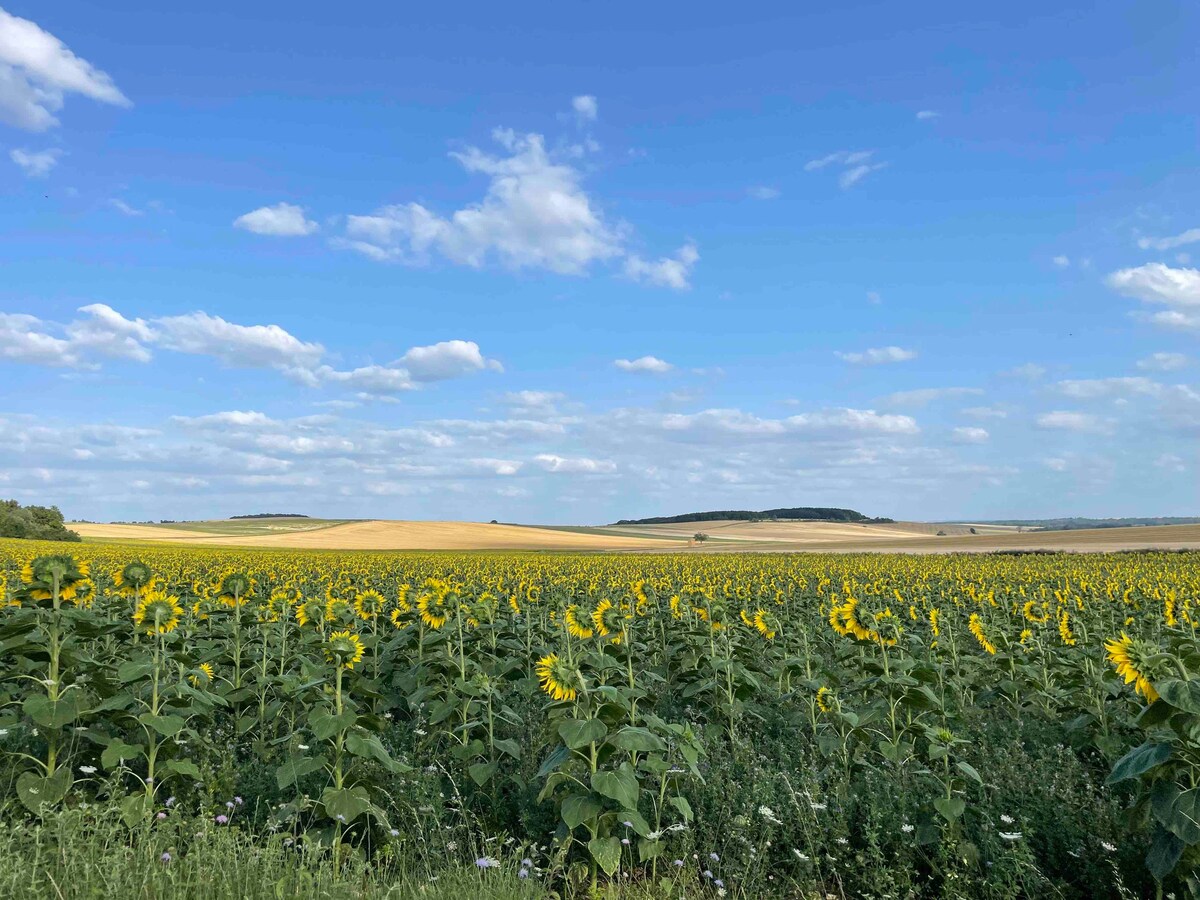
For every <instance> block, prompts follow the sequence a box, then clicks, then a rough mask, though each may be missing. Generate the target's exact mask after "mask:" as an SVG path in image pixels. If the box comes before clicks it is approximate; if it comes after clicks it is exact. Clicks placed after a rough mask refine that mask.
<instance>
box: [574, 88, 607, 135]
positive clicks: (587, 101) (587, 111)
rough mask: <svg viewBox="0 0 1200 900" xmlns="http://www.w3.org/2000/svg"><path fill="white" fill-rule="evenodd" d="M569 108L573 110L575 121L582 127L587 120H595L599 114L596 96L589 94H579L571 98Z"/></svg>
mask: <svg viewBox="0 0 1200 900" xmlns="http://www.w3.org/2000/svg"><path fill="white" fill-rule="evenodd" d="M571 109H573V110H574V111H575V121H576V122H578V123H579V125H580V126H581V127H582V126H583V125H586V124H588V123H589V122H595V121H596V117H597V116H598V115H599V112H600V110H599V107H598V106H597V105H596V98H595V97H594V96H592V95H591V94H580V95H579V96H578V97H572V98H571Z"/></svg>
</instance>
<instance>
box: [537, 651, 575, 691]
mask: <svg viewBox="0 0 1200 900" xmlns="http://www.w3.org/2000/svg"><path fill="white" fill-rule="evenodd" d="M536 671H537V677H538V680H539V681H540V682H541V684H542V690H543V691H545V692H546V693H547V694H549V695H550V696H551V697H553V698H554V699H555V700H566V701H568V702H569V701H572V700H574V699H575V697H576V696H577V695H578V691H577V690H576V687H575V686H576V685H577V684H578V683H579V672H578V671H577V670H575V669H573V668H571V666H570V665H568V664H567V662H566V660H563V659H560V658H559V656H558V654H557V653H548V654H546V655H545V656H543V657H542V658H541V659H539V660H538V664H537V669H536Z"/></svg>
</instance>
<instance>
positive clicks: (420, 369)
mask: <svg viewBox="0 0 1200 900" xmlns="http://www.w3.org/2000/svg"><path fill="white" fill-rule="evenodd" d="M79 312H80V313H82V316H81V317H79V318H77V319H75V320H73V321H71V322H69V323H67V324H65V325H60V324H58V323H54V322H46V321H43V320H42V319H39V318H37V317H36V316H31V315H25V314H20V313H0V359H7V360H11V361H13V362H24V363H32V364H37V365H45V366H54V367H59V368H77V369H93V368H96V367H97V365H98V362H97V360H98V359H102V358H108V359H126V360H131V361H134V362H141V363H145V362H148V361H149V360H150V359H151V356H152V353H151V349H152V348H157V349H163V350H170V351H173V352H176V353H185V354H189V355H193V356H207V357H210V358H212V359H216V360H218V361H219V362H221V363H223V364H224V365H226V366H228V367H230V368H241V369H274V370H276V371H278V372H280V373H281V374H283V375H284V376H286V377H288V378H291V379H292V380H294V381H297V382H300V383H301V384H305V385H308V386H310V387H317V386H320V385H322V384H333V385H341V386H343V387H346V388H349V389H353V390H356V391H360V392H361V393H363V394H364V395H369V396H384V395H388V394H394V393H399V392H402V391H408V390H414V389H415V388H417V387H419V386H420V384H421V383H425V382H433V381H442V380H445V379H448V378H458V377H461V376H464V375H469V374H472V373H474V372H479V371H482V370H485V369H488V370H491V371H495V372H502V371H503V370H504V368H503V366H502V365H501V364H500V363H499V361H497V360H494V359H487V358H486V357H484V355H483V353H482V352H481V351H480V349H479V345H478V344H477V343H475V342H474V341H462V340H451V341H442V342H440V343H437V344H432V345H429V346H424V347H413V348H411V349H410V350H408V351H407V352H406V353H405V354H404V355H403V356H401V357H400V358H399V359H398V360H396V361H395V362H393V363H390V364H388V365H385V366H384V365H368V366H361V367H359V368H355V369H348V370H339V369H336V368H334V367H332V366H330V365H329V364H328V363H326V362H325V357H326V354H327V352H326V349H325V347H324V346H322V345H321V344H319V343H316V342H312V341H304V340H301V339H300V338H298V337H296V336H295V335H293V334H291V333H290V332H288V331H287V330H285V329H284V328H282V327H281V326H279V325H239V324H237V323H234V322H229V321H226V320H225V319H223V318H221V317H220V316H213V315H209V314H208V313H205V312H193V313H186V314H184V315H178V316H160V317H158V318H154V319H150V320H145V319H128V318H126V317H125V316H123V315H121V314H120V313H119V312H117V311H116V310H114V309H113V308H112V307H110V306H107V305H105V304H103V303H93V304H90V305H88V306H84V307H81V308H80V309H79Z"/></svg>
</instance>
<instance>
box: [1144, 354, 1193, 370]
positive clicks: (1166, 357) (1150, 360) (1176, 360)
mask: <svg viewBox="0 0 1200 900" xmlns="http://www.w3.org/2000/svg"><path fill="white" fill-rule="evenodd" d="M1189 362H1190V360H1189V359H1188V358H1187V357H1186V356H1184V355H1183V354H1182V353H1165V352H1161V353H1151V354H1150V355H1149V356H1147V357H1146V358H1145V359H1139V360H1138V362H1137V367H1138V368H1139V369H1145V370H1147V371H1149V372H1177V371H1179V370H1180V369H1185V368H1187V366H1188V363H1189Z"/></svg>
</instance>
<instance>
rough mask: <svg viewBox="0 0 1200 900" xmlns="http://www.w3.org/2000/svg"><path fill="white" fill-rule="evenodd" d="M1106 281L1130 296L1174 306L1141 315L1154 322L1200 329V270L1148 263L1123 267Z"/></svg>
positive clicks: (1192, 329) (1182, 329)
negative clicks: (1129, 267) (1127, 267)
mask: <svg viewBox="0 0 1200 900" xmlns="http://www.w3.org/2000/svg"><path fill="white" fill-rule="evenodd" d="M1106 281H1107V283H1108V286H1109V287H1111V288H1113V289H1114V290H1115V291H1117V292H1118V293H1121V294H1124V295H1125V296H1127V297H1133V298H1135V299H1137V300H1141V301H1142V302H1143V303H1157V304H1163V305H1165V306H1168V307H1170V308H1169V309H1165V310H1161V311H1159V312H1156V313H1153V314H1150V315H1143V316H1140V318H1143V319H1145V320H1146V321H1148V322H1150V323H1151V324H1154V325H1159V326H1161V327H1163V328H1170V329H1174V330H1177V331H1200V270H1197V269H1183V268H1180V269H1173V268H1171V267H1170V266H1168V265H1165V264H1163V263H1147V264H1146V265H1144V266H1138V267H1136V268H1132V269H1119V270H1118V271H1116V272H1113V273H1112V274H1111V275H1109V276H1108V278H1107V279H1106Z"/></svg>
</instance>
